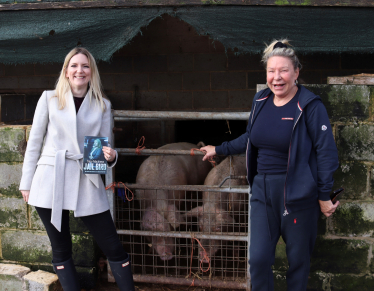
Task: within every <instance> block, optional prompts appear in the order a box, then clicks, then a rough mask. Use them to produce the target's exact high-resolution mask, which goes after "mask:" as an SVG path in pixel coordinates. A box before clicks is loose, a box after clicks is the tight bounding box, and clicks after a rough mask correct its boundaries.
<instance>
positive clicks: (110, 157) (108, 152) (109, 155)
mask: <svg viewBox="0 0 374 291" xmlns="http://www.w3.org/2000/svg"><path fill="white" fill-rule="evenodd" d="M103 153H104V158H105V159H106V160H107V161H108V162H113V161H114V159H115V158H116V151H115V150H114V149H112V148H110V147H105V146H104V147H103Z"/></svg>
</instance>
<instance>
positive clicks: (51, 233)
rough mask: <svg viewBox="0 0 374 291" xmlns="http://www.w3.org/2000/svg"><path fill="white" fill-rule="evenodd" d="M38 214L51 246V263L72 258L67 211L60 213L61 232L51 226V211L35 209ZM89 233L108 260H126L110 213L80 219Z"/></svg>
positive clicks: (125, 254)
mask: <svg viewBox="0 0 374 291" xmlns="http://www.w3.org/2000/svg"><path fill="white" fill-rule="evenodd" d="M35 208H36V211H37V212H38V214H39V216H40V218H41V220H42V221H43V224H44V226H45V229H46V230H47V234H48V237H49V240H50V241H51V245H52V253H53V263H62V262H65V261H67V260H68V259H70V258H71V256H72V242H71V236H70V228H69V210H63V211H62V222H61V224H62V225H61V232H59V231H58V230H57V229H56V228H55V227H54V226H53V225H52V224H51V222H50V221H51V213H52V210H51V209H47V208H40V207H35ZM80 219H82V221H83V223H84V224H85V225H86V227H87V228H88V230H89V231H90V233H91V234H92V235H93V237H94V238H95V240H96V242H97V244H98V245H99V247H100V249H101V250H102V251H103V252H104V254H105V255H106V256H107V258H108V260H110V261H113V262H120V261H123V260H125V259H127V257H128V254H127V253H126V252H125V251H124V249H123V247H122V244H121V242H120V240H119V237H118V234H117V231H116V228H115V226H114V223H113V219H112V216H111V215H110V211H109V210H107V211H105V212H102V213H98V214H94V215H89V216H83V217H80Z"/></svg>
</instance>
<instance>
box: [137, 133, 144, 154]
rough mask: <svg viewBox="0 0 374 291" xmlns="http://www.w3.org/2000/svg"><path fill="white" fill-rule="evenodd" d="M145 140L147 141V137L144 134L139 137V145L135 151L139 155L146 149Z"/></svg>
mask: <svg viewBox="0 0 374 291" xmlns="http://www.w3.org/2000/svg"><path fill="white" fill-rule="evenodd" d="M141 142H142V144H141V145H140V143H141ZM144 142H145V137H144V136H142V137H141V138H140V139H139V142H138V147H137V148H136V149H135V152H136V153H137V154H138V155H141V152H140V151H141V150H143V149H145V146H143V145H144Z"/></svg>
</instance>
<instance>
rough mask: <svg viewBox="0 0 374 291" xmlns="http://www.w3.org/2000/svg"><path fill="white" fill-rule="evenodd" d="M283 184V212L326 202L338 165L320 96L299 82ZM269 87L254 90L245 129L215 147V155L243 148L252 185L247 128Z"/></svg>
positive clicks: (253, 156)
mask: <svg viewBox="0 0 374 291" xmlns="http://www.w3.org/2000/svg"><path fill="white" fill-rule="evenodd" d="M299 90H301V91H300V95H299V102H298V106H297V109H296V112H295V118H294V126H293V130H292V135H291V140H290V145H289V151H288V166H287V174H286V181H285V185H284V206H285V214H288V213H291V212H295V211H299V210H302V209H306V208H309V207H313V206H316V205H318V200H323V201H328V200H329V199H330V191H331V189H332V186H333V183H334V180H333V174H334V172H335V171H336V169H337V168H338V166H339V161H338V151H337V148H336V145H335V141H334V137H333V135H332V129H331V125H330V121H329V117H328V115H327V112H326V108H325V106H324V105H323V103H322V101H321V98H320V97H319V96H317V95H315V94H314V93H312V92H310V91H309V90H307V89H306V88H305V87H303V86H300V85H299ZM271 93H272V92H271V90H270V89H265V90H262V91H260V92H258V93H257V94H256V95H255V97H254V100H253V104H252V111H251V115H250V116H249V122H248V126H247V131H246V132H245V133H244V134H242V135H241V136H240V137H238V138H236V139H234V140H232V141H229V142H224V143H222V144H221V145H220V146H217V147H216V153H217V154H218V155H231V154H240V153H243V152H244V151H245V150H247V179H248V183H249V185H250V186H251V187H252V183H253V179H254V176H255V175H256V174H257V149H256V148H255V147H254V146H253V145H252V143H251V129H252V126H253V124H254V122H256V118H257V116H258V114H259V113H260V112H261V109H262V108H263V106H264V104H265V101H266V100H267V98H268V96H269V95H270V94H271Z"/></svg>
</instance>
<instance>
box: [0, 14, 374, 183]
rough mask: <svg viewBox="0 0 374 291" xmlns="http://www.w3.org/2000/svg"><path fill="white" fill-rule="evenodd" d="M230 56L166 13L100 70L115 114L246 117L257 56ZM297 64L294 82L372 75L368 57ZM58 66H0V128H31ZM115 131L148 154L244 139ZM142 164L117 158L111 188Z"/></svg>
mask: <svg viewBox="0 0 374 291" xmlns="http://www.w3.org/2000/svg"><path fill="white" fill-rule="evenodd" d="M274 37H284V36H274ZM291 40H292V38H291ZM267 41H268V40H267ZM82 46H84V43H82ZM296 49H297V48H296ZM236 51H237V49H236V48H228V49H227V50H225V48H224V46H223V45H222V44H221V43H220V42H217V41H214V40H212V39H211V38H209V36H207V35H199V34H198V33H196V31H195V30H194V28H193V27H192V26H190V25H189V24H188V23H186V22H184V21H181V20H179V19H178V18H174V17H172V16H170V15H166V14H165V15H163V16H162V17H159V18H156V19H155V20H153V21H152V22H151V23H150V24H149V25H148V26H147V27H144V28H143V29H142V30H141V32H140V33H139V34H138V35H137V36H136V37H135V38H134V39H133V40H132V41H131V42H130V43H129V44H128V45H126V46H125V47H123V48H122V49H120V50H119V51H117V52H116V53H115V54H114V55H113V57H112V59H111V62H99V63H98V66H99V71H100V75H101V78H102V83H103V86H104V89H105V92H106V94H107V96H108V98H109V99H110V101H111V102H112V108H113V109H116V110H154V111H156V110H160V111H226V112H227V111H249V110H250V108H251V104H252V99H253V96H254V94H255V92H256V84H264V83H265V78H266V75H265V71H264V68H263V66H262V64H261V62H260V60H261V56H260V55H259V54H240V52H239V54H238V53H236ZM300 60H301V63H302V64H303V69H302V70H301V73H300V79H299V81H300V83H306V84H326V82H327V77H328V76H345V75H351V74H359V73H374V69H373V68H374V59H373V58H372V55H371V54H348V53H341V54H338V53H336V54H332V53H329V54H328V53H325V54H323V53H319V54H307V55H300ZM61 61H62V60H61ZM61 65H62V63H53V64H19V65H3V64H0V93H1V122H3V123H5V124H31V123H32V117H33V114H34V110H35V106H36V103H37V100H38V98H39V96H40V95H41V93H42V92H43V90H46V89H52V88H53V87H54V84H55V82H56V79H57V77H58V74H59V71H60V70H61ZM115 127H116V128H117V129H118V130H117V131H116V134H115V146H116V147H121V148H135V147H136V146H137V145H138V142H139V139H140V137H141V136H144V137H145V144H144V145H145V146H146V147H147V148H157V147H159V146H161V145H163V144H165V143H171V142H181V141H186V142H192V143H197V142H199V141H203V142H204V143H206V144H214V145H216V144H219V143H221V142H222V141H225V140H230V139H233V138H236V137H237V136H239V135H240V134H241V133H243V132H244V131H245V128H246V122H245V121H228V122H226V121H165V122H154V121H147V122H116V123H115ZM144 159H145V157H138V156H135V157H131V156H122V157H120V160H119V163H118V165H117V166H116V176H115V179H116V181H122V182H135V177H136V173H137V170H138V167H139V166H140V164H141V162H142V161H143V160H144Z"/></svg>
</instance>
